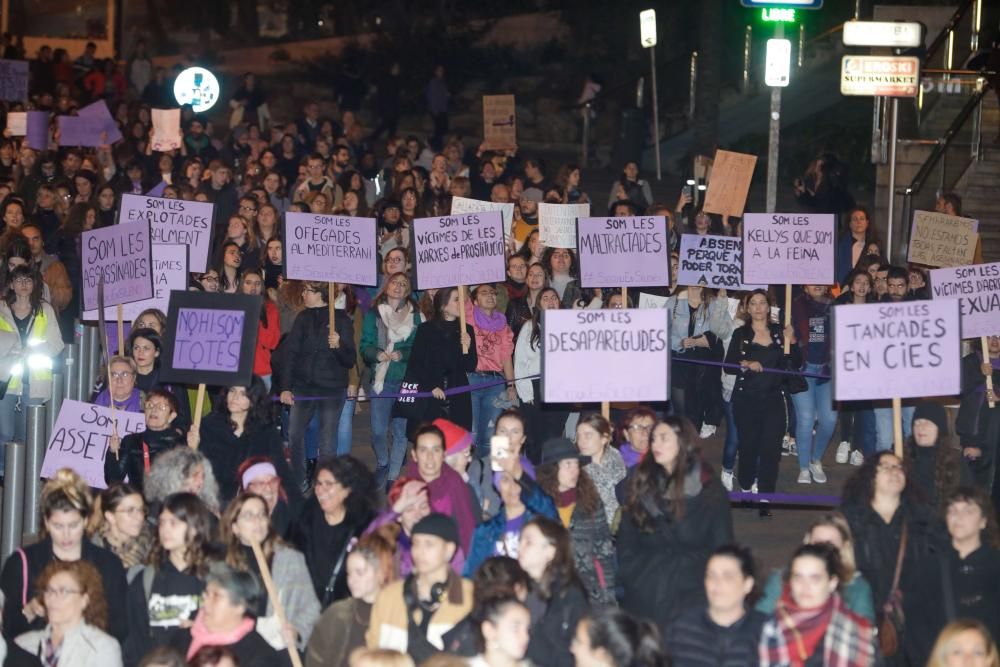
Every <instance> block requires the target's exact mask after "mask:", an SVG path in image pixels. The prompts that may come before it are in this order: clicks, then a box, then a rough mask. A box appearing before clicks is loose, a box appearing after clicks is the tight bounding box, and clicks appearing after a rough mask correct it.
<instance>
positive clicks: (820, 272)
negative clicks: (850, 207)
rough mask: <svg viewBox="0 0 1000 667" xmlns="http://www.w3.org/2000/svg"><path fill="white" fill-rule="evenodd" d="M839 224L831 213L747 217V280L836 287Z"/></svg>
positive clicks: (753, 215)
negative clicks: (836, 250)
mask: <svg viewBox="0 0 1000 667" xmlns="http://www.w3.org/2000/svg"><path fill="white" fill-rule="evenodd" d="M835 236H836V221H835V219H834V216H833V215H831V214H827V213H808V214H806V213H747V214H746V215H745V216H743V281H744V282H745V283H747V284H753V285H832V284H833V283H834V277H833V274H834V252H835Z"/></svg>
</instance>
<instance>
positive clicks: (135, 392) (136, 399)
mask: <svg viewBox="0 0 1000 667" xmlns="http://www.w3.org/2000/svg"><path fill="white" fill-rule="evenodd" d="M141 398H142V397H141V395H140V392H139V389H138V388H133V389H132V393H131V394H129V397H128V398H127V399H125V400H124V401H115V410H123V411H125V412H142V400H141ZM94 405H99V406H101V407H102V408H110V407H111V393H110V392H109V391H108V390H107V389H104V390H102V391H101V393H99V394H98V395H97V398H95V399H94Z"/></svg>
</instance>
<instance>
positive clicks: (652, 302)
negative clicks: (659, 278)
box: [639, 292, 670, 309]
mask: <svg viewBox="0 0 1000 667" xmlns="http://www.w3.org/2000/svg"><path fill="white" fill-rule="evenodd" d="M668 301H670V297H668V296H656V295H655V294H647V293H646V292H639V308H643V309H645V308H666V307H667V302H668Z"/></svg>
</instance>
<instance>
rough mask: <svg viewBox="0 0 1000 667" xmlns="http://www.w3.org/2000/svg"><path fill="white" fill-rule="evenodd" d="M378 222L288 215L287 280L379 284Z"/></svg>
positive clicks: (286, 245) (311, 214) (285, 247)
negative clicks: (376, 225)
mask: <svg viewBox="0 0 1000 667" xmlns="http://www.w3.org/2000/svg"><path fill="white" fill-rule="evenodd" d="M375 236H376V231H375V218H351V217H346V216H341V215H317V214H315V213H291V212H289V213H286V214H285V244H284V250H285V260H284V262H285V263H284V267H285V277H286V278H289V279H290V280H321V281H323V282H326V283H347V284H349V285H375V284H377V283H378V246H377V243H376V239H375Z"/></svg>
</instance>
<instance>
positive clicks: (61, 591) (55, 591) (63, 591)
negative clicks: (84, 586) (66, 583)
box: [42, 588, 83, 598]
mask: <svg viewBox="0 0 1000 667" xmlns="http://www.w3.org/2000/svg"><path fill="white" fill-rule="evenodd" d="M42 593H43V594H44V595H45V597H49V598H64V597H67V596H69V595H80V594H82V593H83V591H80V590H77V589H75V588H46V589H45V590H44V591H42Z"/></svg>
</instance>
